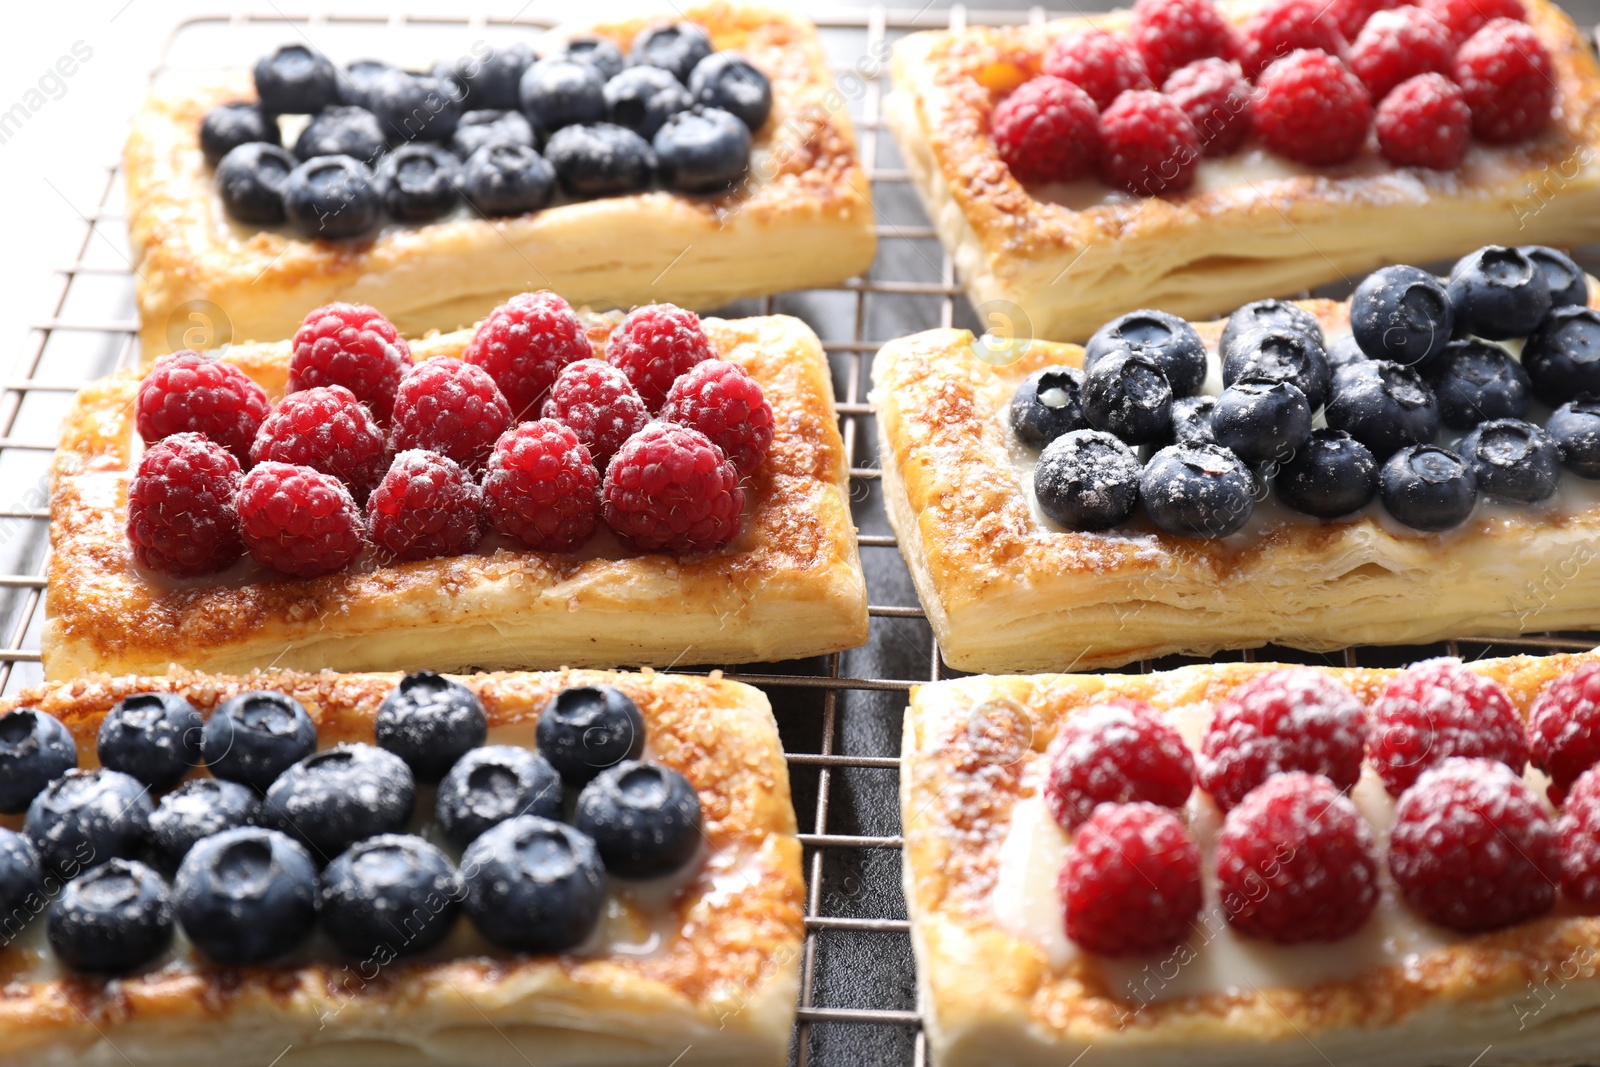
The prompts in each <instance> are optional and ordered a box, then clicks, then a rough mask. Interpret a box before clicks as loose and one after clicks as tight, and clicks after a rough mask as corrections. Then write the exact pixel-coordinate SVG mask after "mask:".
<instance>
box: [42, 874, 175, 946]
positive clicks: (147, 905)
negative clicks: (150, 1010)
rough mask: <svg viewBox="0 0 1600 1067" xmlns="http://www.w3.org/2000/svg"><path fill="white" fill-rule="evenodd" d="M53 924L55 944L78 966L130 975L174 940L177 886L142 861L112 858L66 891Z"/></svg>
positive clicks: (55, 910) (56, 907) (51, 931)
mask: <svg viewBox="0 0 1600 1067" xmlns="http://www.w3.org/2000/svg"><path fill="white" fill-rule="evenodd" d="M48 929H49V936H50V947H51V948H52V949H54V950H55V953H56V955H57V956H59V957H60V958H61V962H63V963H65V964H66V965H67V966H68V967H71V968H72V969H73V970H75V971H88V972H90V973H93V974H126V973H127V972H129V971H132V970H136V969H138V968H140V967H143V966H144V965H145V964H147V963H150V962H152V961H153V960H155V959H156V957H158V956H160V955H161V954H162V953H163V952H165V951H166V949H167V946H168V945H170V944H171V943H172V891H171V889H169V888H168V886H167V883H166V880H165V879H164V878H162V877H161V876H160V875H159V874H157V873H156V872H155V871H153V870H151V869H150V868H149V867H146V866H145V865H144V864H142V863H138V862H136V861H134V860H124V859H114V860H108V861H106V862H105V863H102V864H100V865H99V866H97V867H95V868H94V869H93V870H90V871H88V872H87V873H85V874H84V875H83V877H81V878H79V879H78V880H77V881H75V882H72V883H70V884H69V885H68V886H67V887H66V889H65V890H63V891H62V893H61V897H60V899H58V900H57V901H56V902H55V905H54V906H53V907H52V908H51V909H50V921H49V927H48Z"/></svg>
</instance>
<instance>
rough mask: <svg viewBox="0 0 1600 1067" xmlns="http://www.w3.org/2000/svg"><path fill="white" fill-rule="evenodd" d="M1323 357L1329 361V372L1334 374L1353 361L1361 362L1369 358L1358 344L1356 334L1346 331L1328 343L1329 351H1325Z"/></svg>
mask: <svg viewBox="0 0 1600 1067" xmlns="http://www.w3.org/2000/svg"><path fill="white" fill-rule="evenodd" d="M1323 357H1324V358H1325V359H1326V360H1327V361H1328V372H1329V373H1330V374H1334V373H1337V372H1338V370H1339V368H1340V367H1347V366H1349V365H1350V364H1352V363H1360V362H1361V361H1362V360H1364V359H1366V358H1367V354H1366V353H1365V352H1363V351H1361V346H1360V345H1358V344H1356V336H1355V334H1353V333H1345V334H1340V335H1339V336H1338V337H1335V338H1334V339H1333V340H1332V341H1330V342H1329V343H1328V348H1327V351H1325V352H1324V353H1323Z"/></svg>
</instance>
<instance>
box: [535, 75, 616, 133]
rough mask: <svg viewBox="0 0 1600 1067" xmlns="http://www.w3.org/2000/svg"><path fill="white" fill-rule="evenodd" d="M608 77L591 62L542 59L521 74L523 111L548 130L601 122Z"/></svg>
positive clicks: (546, 131)
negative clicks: (601, 73) (602, 74)
mask: <svg viewBox="0 0 1600 1067" xmlns="http://www.w3.org/2000/svg"><path fill="white" fill-rule="evenodd" d="M605 88H606V80H605V78H603V77H601V75H600V71H599V70H597V69H596V68H594V67H593V66H591V65H589V64H588V63H578V62H574V61H573V60H570V59H541V60H539V61H538V62H536V63H534V65H533V66H531V67H529V68H528V70H527V73H525V74H524V75H523V76H522V84H521V89H520V91H519V92H520V100H521V103H522V111H523V113H524V114H526V115H527V116H528V121H530V122H532V123H533V124H534V125H535V126H537V127H538V128H539V129H540V130H542V131H544V132H545V133H547V134H548V133H554V132H555V131H557V130H559V129H561V128H563V127H565V126H579V125H583V124H585V123H591V122H599V121H600V120H601V119H603V118H605V114H606V96H605Z"/></svg>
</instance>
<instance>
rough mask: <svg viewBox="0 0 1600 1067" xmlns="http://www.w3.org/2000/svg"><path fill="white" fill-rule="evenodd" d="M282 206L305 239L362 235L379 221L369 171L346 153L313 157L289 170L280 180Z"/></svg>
mask: <svg viewBox="0 0 1600 1067" xmlns="http://www.w3.org/2000/svg"><path fill="white" fill-rule="evenodd" d="M283 209H284V214H285V215H287V216H288V218H289V221H290V222H291V223H293V224H294V227H295V229H297V230H299V231H300V233H301V234H302V235H303V236H305V237H308V238H318V237H321V238H324V239H327V240H340V239H342V238H346V237H362V236H365V235H366V234H369V233H371V232H372V231H373V230H375V229H377V228H378V223H379V222H380V221H381V220H382V206H381V205H380V204H379V202H378V190H377V187H376V185H375V184H374V182H373V179H372V172H371V171H369V170H368V169H367V168H366V166H365V165H364V164H362V163H361V162H359V161H358V160H354V159H351V158H350V157H349V156H317V157H315V158H314V159H308V160H306V161H305V162H304V163H302V164H300V165H299V166H298V167H296V168H295V169H294V170H293V171H291V172H290V174H289V178H288V180H287V181H285V182H284V183H283Z"/></svg>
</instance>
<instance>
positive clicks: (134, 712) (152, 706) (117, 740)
mask: <svg viewBox="0 0 1600 1067" xmlns="http://www.w3.org/2000/svg"><path fill="white" fill-rule="evenodd" d="M205 728H206V724H205V720H204V719H202V718H201V717H200V713H199V712H198V711H196V710H195V709H194V705H193V704H191V703H189V702H188V701H187V700H185V699H183V698H182V697H181V696H178V695H177V694H176V693H136V694H134V695H133V696H131V697H127V698H125V699H123V700H119V701H118V702H117V703H116V704H113V705H112V707H111V710H110V711H108V712H106V717H105V718H104V719H102V720H101V722H100V737H99V741H98V745H97V748H98V749H99V754H100V764H101V766H104V767H109V768H111V769H112V770H114V771H122V772H123V773H124V774H131V775H133V776H134V777H135V778H137V779H139V781H141V782H143V783H144V784H145V785H147V786H149V787H150V788H151V789H154V790H157V791H158V792H159V791H160V790H163V789H171V788H172V787H173V786H175V785H177V784H178V783H179V782H181V781H183V779H184V777H185V776H186V775H187V774H188V773H189V772H190V771H191V770H193V769H194V768H196V767H198V766H200V765H201V763H203V762H204V760H203V759H202V758H201V755H200V739H201V737H202V736H203V735H204V733H205Z"/></svg>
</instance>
